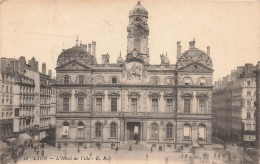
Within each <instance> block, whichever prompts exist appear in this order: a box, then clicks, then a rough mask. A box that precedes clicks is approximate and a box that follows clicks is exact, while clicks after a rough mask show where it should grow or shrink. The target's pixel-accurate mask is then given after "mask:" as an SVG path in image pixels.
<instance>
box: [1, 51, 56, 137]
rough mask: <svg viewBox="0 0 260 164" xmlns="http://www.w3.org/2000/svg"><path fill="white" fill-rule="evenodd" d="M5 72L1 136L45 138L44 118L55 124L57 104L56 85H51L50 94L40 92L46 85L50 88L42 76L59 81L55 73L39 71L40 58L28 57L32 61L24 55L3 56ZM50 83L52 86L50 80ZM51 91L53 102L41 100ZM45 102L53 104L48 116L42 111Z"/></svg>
mask: <svg viewBox="0 0 260 164" xmlns="http://www.w3.org/2000/svg"><path fill="white" fill-rule="evenodd" d="M1 74H2V76H1V86H2V87H1V93H0V94H1V95H2V103H1V139H2V140H6V141H10V142H13V141H15V138H21V137H19V136H20V135H22V136H23V138H24V139H25V138H27V139H28V138H31V139H32V140H41V139H42V138H43V137H41V130H42V129H41V127H42V124H43V121H42V120H44V121H45V120H46V122H47V121H48V123H51V125H52V126H53V127H54V126H55V104H56V102H55V101H56V100H55V98H56V96H55V95H56V93H55V89H52V91H51V92H50V91H49V90H50V89H48V91H47V93H48V95H41V94H40V91H41V90H43V89H42V88H46V86H44V85H43V84H42V81H43V80H42V79H44V80H45V81H47V80H48V81H51V83H54V82H55V81H54V80H53V79H51V76H48V75H44V74H41V73H40V72H39V71H38V61H36V60H35V58H34V57H33V58H32V59H31V60H29V61H28V64H26V60H25V57H23V56H21V57H20V58H19V59H12V58H1ZM46 79H47V80H46ZM47 86H48V87H47V88H50V86H51V84H50V82H48V84H47ZM49 95H51V97H52V102H50V101H47V102H46V103H45V104H41V103H40V100H41V98H42V97H47V98H48V99H49V98H50V96H49ZM47 103H48V104H47ZM43 105H45V106H47V107H49V108H48V110H50V108H51V111H52V112H51V114H50V115H49V116H48V117H47V118H46V115H42V113H41V107H42V106H43ZM48 114H49V113H47V115H48ZM43 117H44V118H43ZM45 118H46V119H45ZM49 120H50V121H49ZM44 123H45V122H44ZM45 124H47V123H45ZM49 128H50V126H49V125H48V129H49Z"/></svg>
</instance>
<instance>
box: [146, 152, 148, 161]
mask: <svg viewBox="0 0 260 164" xmlns="http://www.w3.org/2000/svg"><path fill="white" fill-rule="evenodd" d="M146 160H147V161H148V154H147V153H146Z"/></svg>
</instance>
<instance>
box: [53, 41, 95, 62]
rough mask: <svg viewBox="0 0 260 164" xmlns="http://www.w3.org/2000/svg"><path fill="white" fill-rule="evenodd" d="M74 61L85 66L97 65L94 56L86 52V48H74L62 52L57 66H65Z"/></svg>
mask: <svg viewBox="0 0 260 164" xmlns="http://www.w3.org/2000/svg"><path fill="white" fill-rule="evenodd" d="M73 60H76V61H77V62H79V63H81V64H84V65H87V64H95V58H94V56H92V55H90V54H89V53H88V52H87V51H86V48H84V47H82V46H74V47H72V48H69V49H67V50H63V51H62V53H61V54H60V55H59V56H58V59H57V66H60V65H63V64H65V63H67V62H69V61H73Z"/></svg>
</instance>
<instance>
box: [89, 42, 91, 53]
mask: <svg viewBox="0 0 260 164" xmlns="http://www.w3.org/2000/svg"><path fill="white" fill-rule="evenodd" d="M88 53H89V54H90V55H91V44H90V43H89V44H88Z"/></svg>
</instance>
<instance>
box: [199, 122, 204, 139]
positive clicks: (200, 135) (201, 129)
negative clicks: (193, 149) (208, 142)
mask: <svg viewBox="0 0 260 164" xmlns="http://www.w3.org/2000/svg"><path fill="white" fill-rule="evenodd" d="M198 129H199V132H198V137H199V140H205V139H206V126H205V125H202V124H201V125H199V127H198Z"/></svg>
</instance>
